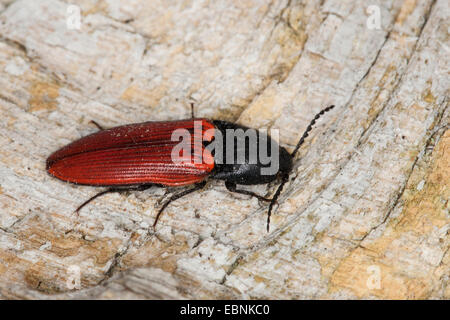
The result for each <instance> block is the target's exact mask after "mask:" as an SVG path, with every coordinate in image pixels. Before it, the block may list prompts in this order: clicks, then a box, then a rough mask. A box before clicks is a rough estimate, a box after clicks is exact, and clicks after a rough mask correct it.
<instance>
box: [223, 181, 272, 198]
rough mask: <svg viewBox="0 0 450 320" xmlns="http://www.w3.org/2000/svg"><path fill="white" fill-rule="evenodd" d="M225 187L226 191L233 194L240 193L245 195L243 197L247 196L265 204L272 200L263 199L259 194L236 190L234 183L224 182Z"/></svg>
mask: <svg viewBox="0 0 450 320" xmlns="http://www.w3.org/2000/svg"><path fill="white" fill-rule="evenodd" d="M225 187H226V188H227V190H228V191H231V192H235V193H241V194H245V195H248V196H252V197H255V198H258V200H261V201H266V202H271V201H272V199H269V198H265V197H263V196H260V195H259V194H256V193H254V192H251V191H247V190H242V189H237V188H236V183H234V182H230V181H225Z"/></svg>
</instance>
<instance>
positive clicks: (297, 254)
mask: <svg viewBox="0 0 450 320" xmlns="http://www.w3.org/2000/svg"><path fill="white" fill-rule="evenodd" d="M1 3H2V4H5V5H4V10H3V11H1V13H0V20H1V21H2V24H1V25H0V70H2V77H0V85H1V86H2V92H1V93H0V110H1V111H0V112H1V114H2V116H3V119H2V122H0V143H1V144H2V152H1V154H0V213H1V214H0V297H2V298H57V299H67V298H149V299H164V298H166V299H173V298H177V299H179V298H193V299H200V298H231V299H232V298H270V299H277V298H288V299H296V298H300V299H302V298H336V297H339V298H400V299H414V298H434V299H448V298H449V297H450V295H449V290H450V289H449V288H448V280H449V279H448V274H449V270H450V268H449V258H450V257H449V250H448V247H449V240H448V230H449V222H450V221H449V217H448V198H449V194H448V181H450V178H449V176H448V175H449V170H448V168H449V167H450V166H449V165H448V158H450V157H449V155H448V150H449V130H448V122H449V121H448V120H449V110H448V100H447V98H446V97H447V96H448V87H449V81H448V79H447V78H448V76H447V75H446V73H445V72H444V71H442V70H448V57H447V55H446V51H445V50H444V49H445V48H444V49H443V47H442V44H443V43H444V42H445V40H444V39H446V37H447V35H446V30H447V28H446V23H447V24H448V22H447V21H449V16H448V14H449V10H448V4H447V3H446V1H420V2H419V1H410V0H405V1H393V2H391V1H380V2H379V7H380V10H381V11H380V12H381V21H382V25H381V30H369V29H368V28H367V26H366V21H367V14H366V7H365V6H364V3H362V2H353V1H324V2H318V1H301V2H295V1H254V2H245V3H243V4H239V3H235V4H233V5H230V4H229V2H220V1H214V2H212V3H208V4H203V3H200V2H197V1H192V2H188V3H187V5H185V6H183V7H181V6H178V5H176V4H166V3H163V2H157V1H153V2H145V3H143V2H136V3H129V2H126V1H116V2H113V1H108V2H107V1H98V2H89V3H87V2H86V3H84V4H83V5H82V7H81V10H82V13H83V14H82V26H81V29H80V30H69V29H67V27H66V24H65V22H66V21H65V19H66V11H65V10H66V6H67V4H68V2H63V1H57V0H45V1H39V2H36V1H35V2H32V1H27V0H21V1H19V0H17V1H14V2H12V3H10V1H6V2H1ZM125 4H126V6H125ZM194 8H195V9H194ZM24 17H28V18H27V19H25V20H24ZM32 30H39V32H32ZM111 53H114V54H111ZM190 97H192V98H193V99H195V100H196V113H197V115H198V116H202V117H203V116H204V117H211V118H221V119H226V120H227V119H228V120H233V119H237V120H238V122H240V123H241V124H244V125H247V126H250V127H256V128H280V141H281V143H282V144H283V145H285V146H288V147H289V148H290V147H291V146H294V145H295V144H296V140H297V139H298V136H299V135H300V134H301V132H302V131H303V129H304V128H305V127H306V126H307V124H308V122H309V120H310V119H311V117H312V116H313V115H314V114H315V113H316V112H317V110H319V109H321V108H322V107H323V106H325V105H327V104H330V103H333V104H335V105H336V106H337V108H336V110H335V112H332V113H330V114H327V115H326V116H325V117H324V118H323V119H322V120H320V121H319V123H318V124H317V125H316V127H315V128H314V130H313V131H312V134H311V135H310V137H309V138H308V140H307V141H306V144H305V145H304V147H302V148H301V149H300V152H299V154H298V158H297V160H296V162H295V169H294V172H293V173H292V175H291V180H290V182H289V183H288V184H287V185H286V187H285V189H284V191H283V194H282V197H281V198H280V199H279V206H278V208H277V210H276V211H275V212H274V215H273V216H272V217H273V219H272V224H271V233H269V234H267V233H266V232H265V219H266V212H267V207H266V206H261V205H260V204H259V203H258V201H255V200H252V199H249V198H246V197H234V196H233V195H230V194H229V193H227V191H226V189H225V187H224V186H223V184H222V183H220V182H210V183H208V185H207V187H206V188H205V190H204V191H203V192H201V193H197V194H192V196H189V197H188V198H183V199H180V200H178V201H176V202H174V203H173V205H171V206H170V207H169V208H168V210H167V212H166V213H165V215H164V216H163V217H162V220H161V221H160V225H159V227H158V229H157V230H156V232H149V228H150V226H151V225H152V223H153V219H154V215H155V210H156V209H155V208H157V207H158V206H157V201H158V199H159V198H160V197H161V196H162V195H163V193H164V191H162V190H156V189H155V190H154V189H150V190H148V191H145V192H141V193H137V192H132V193H129V194H128V193H127V194H121V195H119V194H115V195H113V194H111V195H107V196H105V197H103V198H100V199H99V200H98V201H96V202H95V203H93V204H92V205H90V206H89V208H86V209H87V210H86V211H85V212H83V213H82V214H80V216H79V217H78V218H77V217H75V216H73V215H72V214H71V213H72V212H73V209H74V208H76V207H77V205H79V204H80V203H81V202H82V201H83V200H85V199H86V198H88V197H89V195H90V194H92V193H94V192H95V191H94V190H91V188H89V187H81V186H73V185H69V184H65V183H62V182H60V181H55V179H52V178H51V177H49V176H47V175H46V173H45V168H44V163H45V158H46V157H47V156H48V155H49V154H50V153H51V152H52V151H54V150H55V149H57V148H59V147H61V146H62V145H64V144H66V143H67V142H69V141H72V140H74V139H76V138H78V137H80V136H84V135H86V134H88V133H90V132H92V131H93V128H91V127H90V126H89V125H88V123H89V120H91V119H93V120H95V121H98V122H100V123H102V124H104V125H106V126H113V125H115V124H117V125H118V124H124V123H130V122H141V121H147V120H149V119H155V120H162V119H177V118H182V117H183V116H185V115H186V114H187V112H186V110H188V105H189V104H188V103H187V100H188V99H190ZM436 128H440V129H439V130H437V129H436ZM431 145H433V146H434V148H433V149H432V150H429V147H430V146H431ZM274 189H275V185H270V186H255V187H253V188H252V190H253V191H255V192H257V193H259V194H264V193H266V194H267V193H269V194H270V193H272V192H273V191H274ZM446 212H447V213H446ZM198 213H200V214H198ZM74 266H75V267H77V268H78V269H75V270H80V274H79V280H80V286H81V288H80V289H71V288H70V286H69V285H68V283H69V282H68V280H70V279H73V276H76V274H75V275H74V274H72V273H71V271H70V270H74V269H73V267H74ZM373 267H375V268H378V269H376V270H379V276H380V279H381V281H380V283H381V285H380V287H375V288H374V287H371V286H369V285H368V281H369V279H372V278H371V277H372V276H373V274H371V273H370V272H369V271H370V270H372V269H371V268H373ZM368 270H369V271H368Z"/></svg>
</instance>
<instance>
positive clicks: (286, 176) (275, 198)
mask: <svg viewBox="0 0 450 320" xmlns="http://www.w3.org/2000/svg"><path fill="white" fill-rule="evenodd" d="M333 108H334V105H331V106H329V107H326V108H325V109H322V110H321V111H320V112H319V113H318V114H316V116H315V117H314V119H312V120H311V122H310V123H309V125H308V127H307V128H306V130H305V132H304V133H303V135H302V137H301V138H300V140H299V141H298V143H297V145H296V146H295V149H294V151H293V152H292V153H291V157H292V158H294V157H295V154H296V153H297V151H298V149H299V148H300V146H301V145H302V144H303V142H305V139H306V138H307V137H308V135H309V132H310V131H311V129H312V127H313V125H314V124H315V123H316V121H317V120H318V119H319V118H320V117H321V116H322V115H323V114H324V113H325V112H328V111H330V110H331V109H333ZM288 181H289V174H288V173H287V174H284V175H283V178H282V180H281V183H280V185H279V186H278V189H277V191H276V192H275V194H274V195H273V197H272V201H271V202H270V204H269V211H268V213H267V232H269V226H270V216H271V215H272V208H273V206H274V204H275V203H276V202H277V200H278V197H279V196H280V194H281V191H282V190H283V187H284V185H285V184H286V182H288Z"/></svg>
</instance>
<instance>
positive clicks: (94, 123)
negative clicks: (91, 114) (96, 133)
mask: <svg viewBox="0 0 450 320" xmlns="http://www.w3.org/2000/svg"><path fill="white" fill-rule="evenodd" d="M89 123H92V124H93V125H94V126H96V127H97V128H98V129H99V130H100V131H101V130H105V128H103V127H102V126H101V125H99V124H98V123H97V122H95V121H94V120H91V121H89Z"/></svg>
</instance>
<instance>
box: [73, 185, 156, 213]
mask: <svg viewBox="0 0 450 320" xmlns="http://www.w3.org/2000/svg"><path fill="white" fill-rule="evenodd" d="M151 186H152V185H151V184H144V185H141V186H138V187H131V188H109V189H106V190H105V191H102V192H99V193H97V194H96V195H94V196H93V197H91V198H89V199H87V200H86V201H85V202H83V203H82V204H81V205H80V206H79V207H78V208H77V209H76V210H75V212H76V213H77V214H78V213H79V211H80V210H81V209H82V208H83V207H84V206H85V205H87V204H88V203H89V202H91V201H92V200H94V199H96V198H98V197H100V196H102V195H104V194H107V193H112V192H124V191H130V190H133V191H143V190H145V189H148V188H150V187H151Z"/></svg>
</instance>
